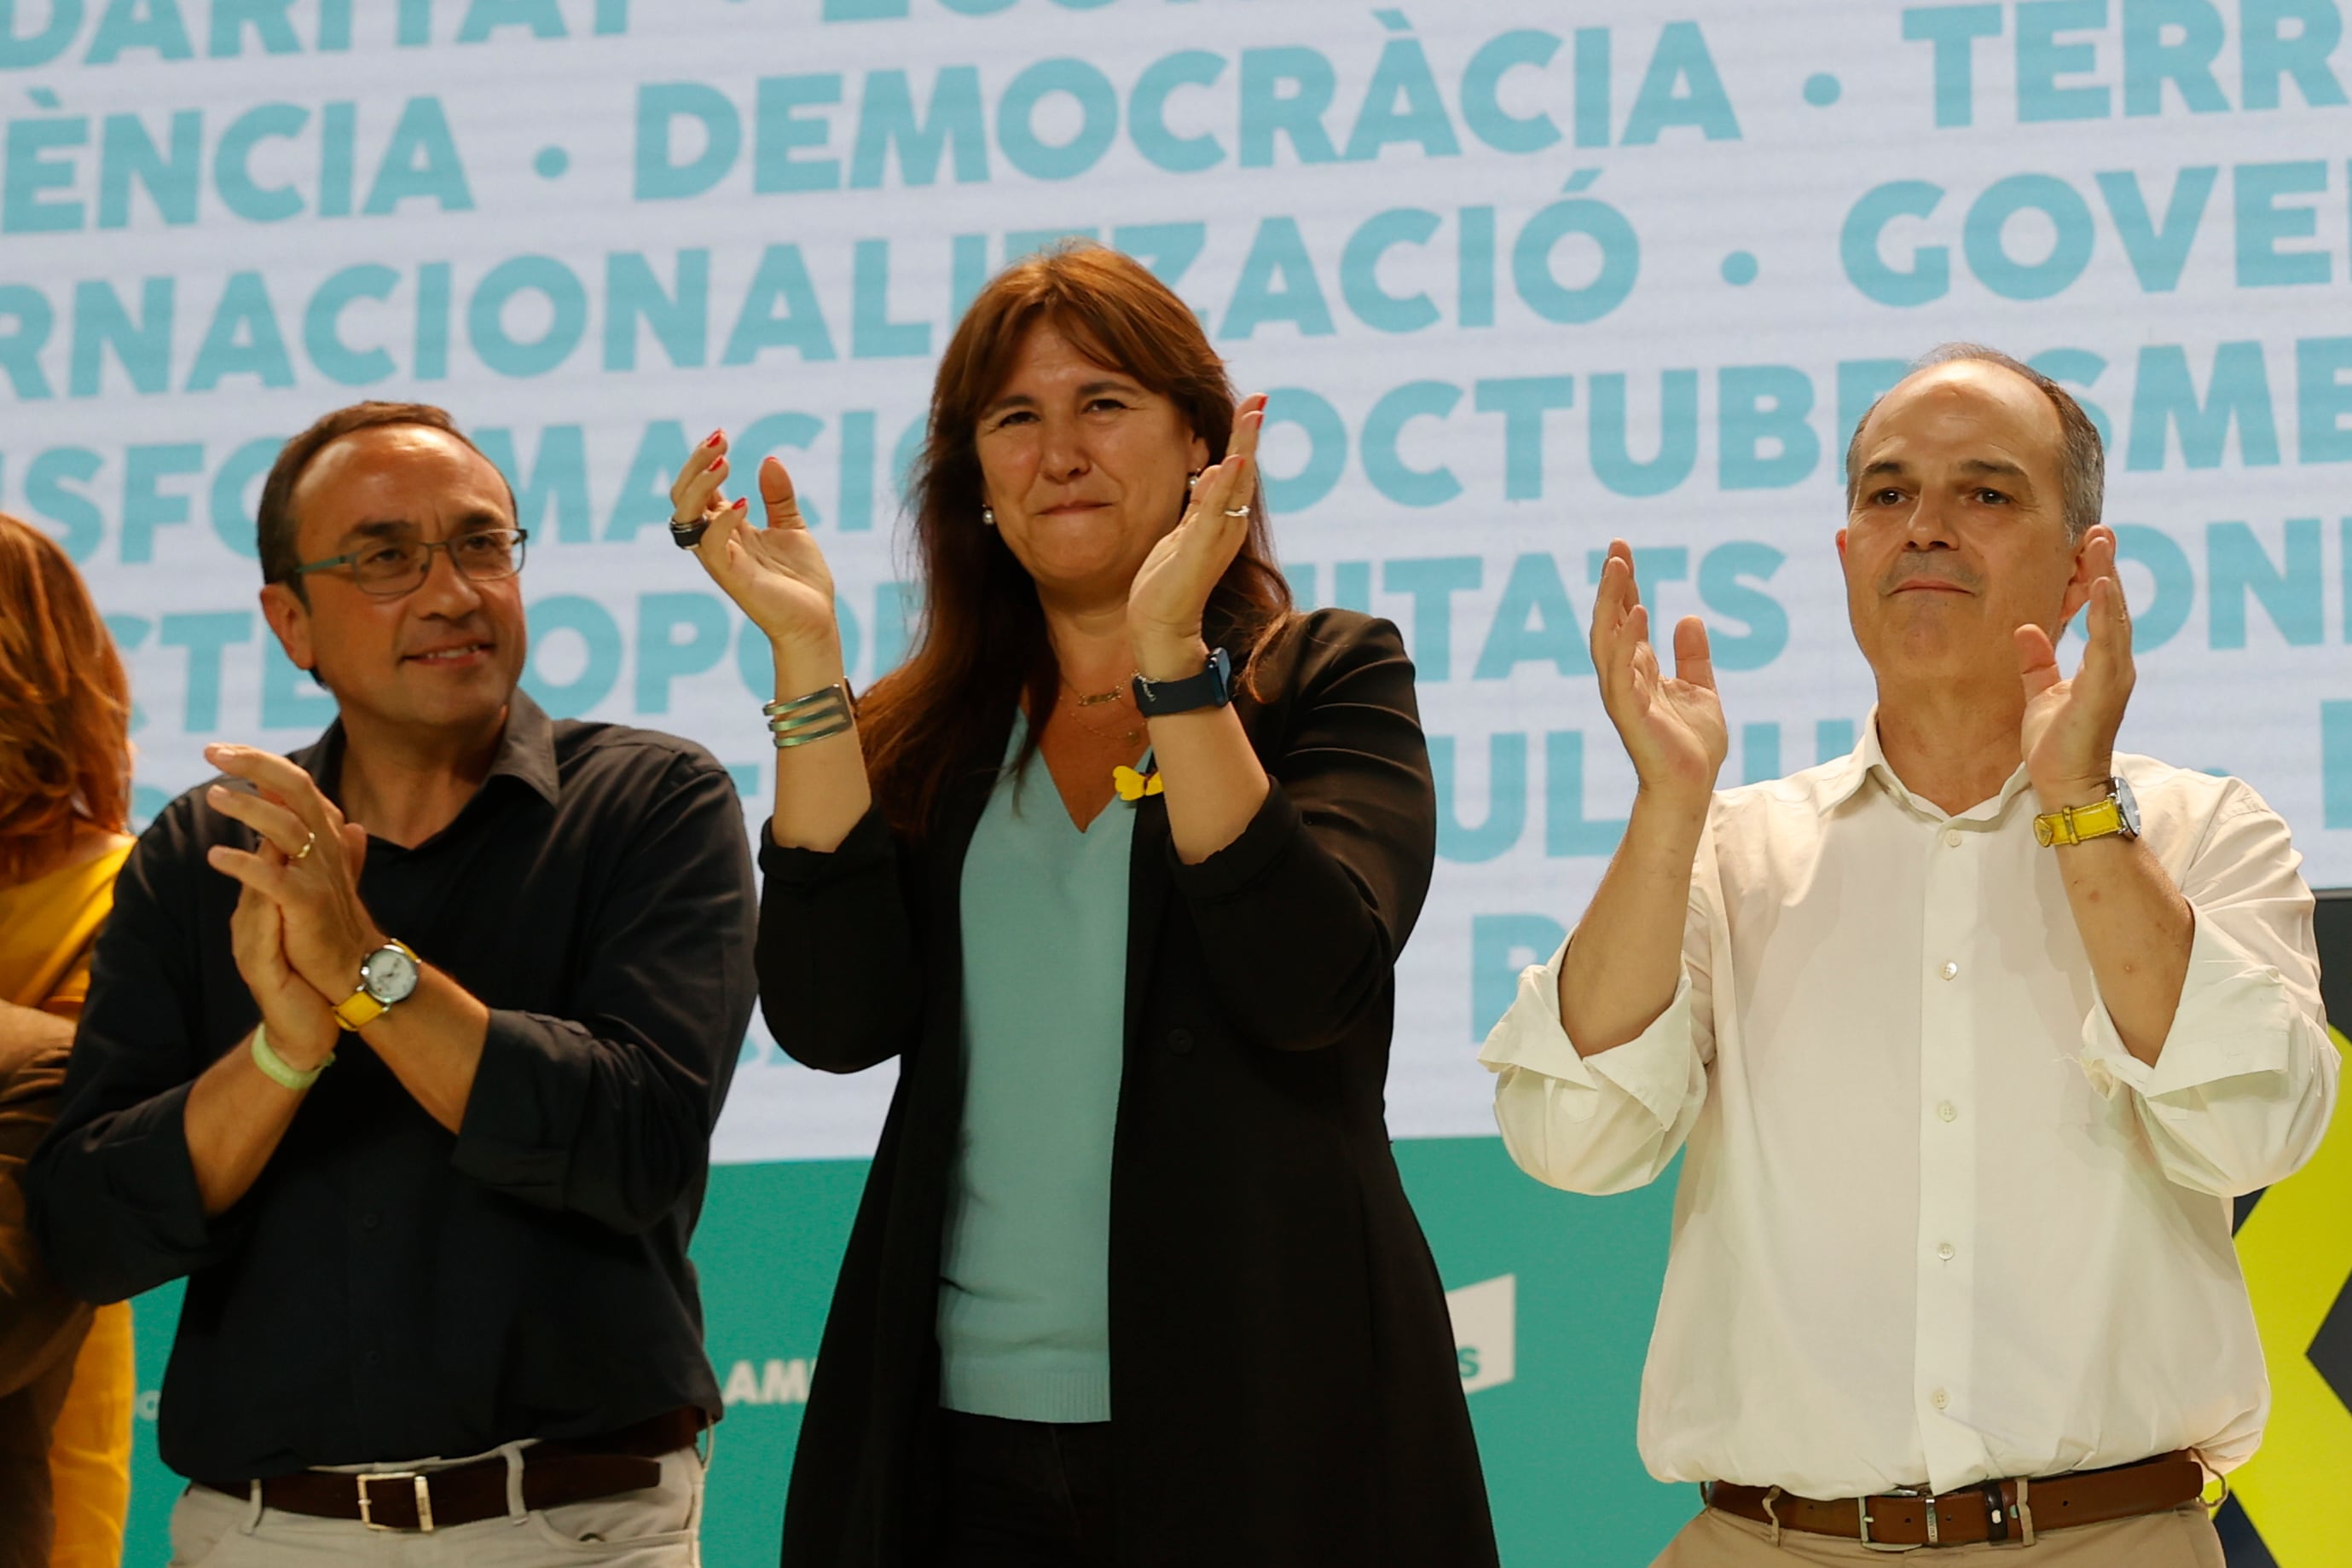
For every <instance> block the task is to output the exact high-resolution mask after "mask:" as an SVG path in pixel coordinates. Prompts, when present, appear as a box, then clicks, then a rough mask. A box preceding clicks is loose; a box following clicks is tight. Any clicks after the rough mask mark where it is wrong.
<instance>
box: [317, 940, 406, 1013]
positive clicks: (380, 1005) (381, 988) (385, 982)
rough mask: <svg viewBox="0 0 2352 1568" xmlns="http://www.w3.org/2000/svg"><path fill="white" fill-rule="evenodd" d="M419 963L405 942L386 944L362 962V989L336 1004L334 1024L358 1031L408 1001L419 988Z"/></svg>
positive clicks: (360, 985) (356, 990) (360, 984)
mask: <svg viewBox="0 0 2352 1568" xmlns="http://www.w3.org/2000/svg"><path fill="white" fill-rule="evenodd" d="M419 962H420V960H419V959H418V958H417V956H416V955H415V953H414V952H413V951H411V950H410V948H409V946H408V945H407V944H406V943H404V942H386V943H385V944H384V945H383V946H381V947H379V948H377V949H376V950H375V951H374V952H373V953H371V954H369V955H368V956H366V957H364V958H362V959H361V960H360V983H359V987H358V988H357V989H355V990H353V991H352V994H351V995H350V996H348V997H345V998H343V999H342V1000H341V1001H340V1002H337V1003H336V1004H335V1021H336V1022H337V1023H339V1024H341V1025H342V1026H343V1028H344V1029H345V1030H354V1031H355V1030H359V1029H360V1028H361V1027H362V1026H363V1025H366V1024H372V1023H373V1022H374V1021H375V1020H376V1019H380V1018H382V1017H383V1015H384V1014H385V1013H386V1012H388V1011H390V1010H391V1009H392V1008H394V1006H395V1005H397V1004H398V1003H401V1002H404V1001H406V1000H407V999H408V998H409V995H410V993H412V992H414V991H415V989H416V975H417V965H418V963H419Z"/></svg>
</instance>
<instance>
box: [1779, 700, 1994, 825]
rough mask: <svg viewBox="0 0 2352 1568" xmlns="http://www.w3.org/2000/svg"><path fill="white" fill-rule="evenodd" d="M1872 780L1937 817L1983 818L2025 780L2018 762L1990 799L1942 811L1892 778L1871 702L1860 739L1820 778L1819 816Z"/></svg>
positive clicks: (1914, 806) (1875, 708)
mask: <svg viewBox="0 0 2352 1568" xmlns="http://www.w3.org/2000/svg"><path fill="white" fill-rule="evenodd" d="M1873 779H1875V780H1876V781H1877V783H1878V786H1879V788H1881V789H1885V791H1886V792H1887V794H1888V795H1890V796H1892V797H1893V798H1894V799H1895V800H1896V801H1898V802H1900V803H1901V804H1903V805H1905V806H1907V807H1909V808H1910V809H1911V810H1916V811H1918V812H1921V813H1923V814H1925V815H1927V816H1931V817H1936V818H1938V819H1941V818H1943V817H1945V816H1948V815H1956V816H1958V817H1960V818H1972V819H1985V820H1990V819H1991V818H1995V817H1999V816H2000V815H2001V814H2002V813H2003V812H2004V811H2007V810H2009V803H2010V802H2011V800H2015V799H2016V798H2017V794H2018V791H2020V790H2021V789H2024V788H2025V786H2026V782H2027V780H2026V774H2025V765H2024V764H2023V763H2020V764H2018V767H2017V770H2016V771H2015V772H2013V773H2011V775H2010V776H2009V779H2008V781H2007V782H2005V783H2004V784H2002V785H2001V787H2000V793H1999V794H1997V795H1995V796H1994V797H1993V798H1992V799H1991V800H1985V801H1980V802H1979V803H1978V804H1977V805H1974V806H1971V807H1969V809H1968V810H1965V811H1961V812H1958V813H1948V812H1946V811H1945V810H1943V809H1942V808H1941V807H1939V806H1937V804H1936V803H1935V802H1934V801H1932V800H1922V799H1921V798H1920V797H1918V796H1916V795H1914V794H1913V793H1912V792H1911V791H1910V790H1909V789H1906V788H1905V786H1904V783H1903V780H1902V779H1898V778H1896V777H1895V769H1894V768H1893V767H1892V766H1891V765H1890V764H1889V763H1888V762H1887V760H1886V753H1885V751H1883V750H1881V749H1880V748H1879V745H1878V705H1877V704H1875V703H1873V704H1872V705H1871V708H1870V716H1869V717H1867V718H1865V719H1864V720H1863V721H1862V738H1861V739H1860V740H1858V741H1856V742H1855V743H1854V747H1853V750H1852V751H1851V752H1849V753H1847V754H1846V757H1845V759H1844V760H1843V761H1842V762H1840V763H1838V764H1837V765H1836V766H1835V767H1834V768H1832V769H1831V770H1830V771H1829V773H1828V774H1827V776H1826V777H1824V778H1823V779H1822V784H1821V788H1820V790H1819V792H1818V794H1817V796H1816V803H1817V805H1818V806H1819V808H1820V810H1821V813H1822V816H1824V817H1826V816H1828V815H1829V814H1830V813H1831V812H1832V811H1834V810H1837V809H1838V808H1839V807H1841V806H1843V805H1844V804H1845V803H1846V802H1847V801H1848V800H1852V799H1853V796H1854V792H1855V791H1856V790H1858V789H1861V788H1862V787H1863V785H1864V784H1865V783H1868V782H1870V781H1872V780H1873Z"/></svg>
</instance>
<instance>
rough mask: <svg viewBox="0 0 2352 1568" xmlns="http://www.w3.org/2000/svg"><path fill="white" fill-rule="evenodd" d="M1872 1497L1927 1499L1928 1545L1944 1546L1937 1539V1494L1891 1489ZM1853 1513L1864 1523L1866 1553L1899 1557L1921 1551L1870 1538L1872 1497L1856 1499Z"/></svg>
mask: <svg viewBox="0 0 2352 1568" xmlns="http://www.w3.org/2000/svg"><path fill="white" fill-rule="evenodd" d="M1870 1495H1871V1497H1904V1498H1924V1499H1926V1500H1927V1542H1926V1544H1927V1545H1929V1546H1939V1545H1941V1544H1943V1543H1942V1542H1939V1541H1937V1539H1936V1536H1937V1529H1936V1522H1937V1521H1936V1494H1935V1493H1934V1492H1932V1491H1929V1490H1927V1489H1925V1488H1922V1487H1889V1488H1888V1489H1887V1490H1885V1491H1883V1492H1873V1493H1871V1494H1870ZM1853 1511H1854V1517H1856V1518H1857V1519H1859V1520H1861V1521H1862V1548H1863V1550H1864V1551H1865V1552H1887V1553H1890V1554H1892V1555H1897V1556H1899V1555H1901V1554H1902V1553H1903V1552H1916V1551H1918V1550H1919V1548H1918V1547H1916V1546H1905V1545H1903V1544H1901V1543H1900V1542H1886V1541H1873V1540H1872V1539H1871V1538H1870V1497H1859V1498H1856V1499H1854V1500H1853Z"/></svg>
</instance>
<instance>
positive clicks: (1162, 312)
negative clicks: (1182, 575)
mask: <svg viewBox="0 0 2352 1568" xmlns="http://www.w3.org/2000/svg"><path fill="white" fill-rule="evenodd" d="M1044 322H1051V323H1052V324H1053V326H1054V328H1055V330H1057V331H1059V332H1060V333H1061V334H1062V335H1063V336H1064V337H1065V338H1067V339H1068V340H1070V342H1071V343H1072V345H1073V346H1075V347H1076V348H1077V349H1078V350H1079V351H1080V352H1082V353H1084V354H1086V355H1087V357H1088V358H1089V359H1092V360H1094V361H1096V362H1097V363H1099V364H1102V365H1105V366H1107V367H1109V368H1111V369H1113V370H1117V371H1120V372H1121V373H1123V374H1125V375H1129V376H1132V377H1134V378H1135V379H1136V380H1137V381H1138V382H1141V383H1142V384H1143V386H1144V387H1146V388H1147V389H1149V390H1150V391H1151V392H1157V393H1159V394H1160V395H1161V396H1163V397H1165V398H1167V399H1168V400H1169V401H1170V402H1173V403H1174V404H1175V405H1176V409H1177V412H1178V413H1180V414H1181V415H1182V416H1183V418H1184V419H1185V421H1186V422H1187V423H1190V424H1191V426H1192V433H1193V434H1196V435H1198V436H1199V437H1200V438H1201V440H1202V442H1203V443H1204V444H1206V445H1207V446H1208V449H1209V451H1210V452H1211V453H1212V454H1222V453H1223V451H1224V450H1225V444H1226V443H1227V442H1228V441H1229V440H1230V439H1231V438H1232V436H1233V431H1234V386H1233V382H1231V381H1230V380H1229V379H1228V378H1227V377H1226V375H1225V366H1224V361H1222V360H1220V359H1219V358H1218V357H1217V354H1216V350H1213V349H1212V348H1210V346H1209V340H1208V336H1207V334H1205V333H1203V332H1202V330H1201V323H1200V321H1199V319H1197V318H1196V317H1194V316H1193V314H1192V308H1191V307H1190V306H1188V305H1186V304H1185V303H1184V302H1183V301H1182V300H1181V299H1179V298H1176V296H1175V295H1174V294H1173V293H1171V291H1170V290H1169V288H1168V287H1167V285H1165V284H1163V283H1161V282H1160V280H1159V279H1158V278H1157V277H1153V276H1152V275H1151V273H1150V271H1149V270H1148V269H1147V268H1145V267H1143V266H1142V265H1141V264H1140V263H1139V262H1137V261H1134V260H1132V259H1131V258H1129V257H1128V256H1122V255H1120V254H1119V253H1118V252H1117V251H1115V250H1108V249H1105V248H1104V247H1102V246H1092V245H1072V246H1065V247H1061V248H1058V249H1055V250H1053V251H1049V252H1047V253H1045V255H1042V256H1032V257H1030V258H1029V259H1028V260H1026V261H1023V262H1020V263H1018V264H1016V265H1015V266H1013V267H1008V268H1006V269H1005V270H1004V271H1003V272H1002V273H1000V274H998V275H997V277H995V278H994V279H993V280H992V282H991V283H990V284H989V285H988V287H986V288H984V289H982V291H981V295H980V298H977V299H975V300H974V301H972V306H971V310H970V311H969V312H967V313H966V314H965V316H964V319H963V321H962V324H961V325H960V326H959V327H957V329H956V333H955V337H954V339H953V340H950V342H949V344H948V350H947V354H946V356H945V357H944V358H943V359H941V360H940V371H939V377H938V380H937V381H936V382H934V383H933V385H932V389H931V417H930V430H929V438H928V439H927V440H926V442H925V443H924V445H923V449H922V454H921V455H920V457H919V459H918V461H917V463H916V465H915V471H914V477H913V482H912V484H911V485H910V486H909V487H908V499H909V501H910V502H911V503H912V505H911V507H910V510H911V512H912V514H913V529H914V543H915V554H916V558H917V560H918V562H919V567H920V570H921V578H922V591H923V604H922V612H921V620H920V622H919V624H918V626H917V628H916V631H915V636H914V642H913V646H912V649H911V651H910V652H909V653H908V655H907V660H906V663H904V664H900V665H899V666H898V668H897V669H896V670H893V671H892V672H891V673H890V674H887V675H885V676H884V677H882V679H880V680H878V681H877V682H876V683H875V684H874V687H873V689H872V690H871V691H869V692H867V693H866V695H865V698H864V700H863V701H861V702H860V703H859V704H858V711H857V722H858V728H859V729H860V731H861V732H862V735H863V738H864V740H865V743H866V771H867V773H868V775H869V776H870V777H871V779H872V780H873V786H874V797H875V800H877V802H878V803H879V804H880V806H881V808H882V812H883V815H884V816H885V817H886V818H887V820H888V821H889V822H890V825H891V826H892V827H893V828H896V829H897V830H898V831H900V832H901V833H904V834H906V835H908V836H909V837H916V838H919V837H921V836H922V835H923V834H924V832H925V831H927V830H928V829H929V826H930V821H931V817H932V814H933V812H934V810H936V809H937V807H938V804H939V799H940V791H941V789H943V788H944V787H945V786H946V784H947V783H948V781H949V780H950V779H951V778H953V777H955V776H957V775H958V774H961V773H964V772H967V771H970V770H971V769H974V768H994V767H995V766H996V763H997V760H998V759H997V758H995V757H993V756H989V755H987V754H986V752H987V747H988V745H989V741H990V739H991V738H992V737H994V736H998V735H1002V734H1003V728H1002V726H1003V723H1004V716H1005V714H1006V712H1007V711H1008V710H1009V709H1010V708H1011V707H1012V706H1013V704H1014V703H1015V702H1017V701H1021V700H1023V699H1024V697H1025V699H1026V703H1027V706H1028V709H1029V711H1030V712H1032V713H1044V712H1045V711H1047V710H1049V709H1050V708H1051V707H1052V706H1053V704H1054V701H1055V695H1056V693H1057V688H1058V685H1059V683H1060V674H1059V672H1058V670H1057V668H1056V666H1055V660H1054V650H1053V645H1052V643H1051V642H1050V641H1049V640H1048V639H1047V637H1046V634H1045V611H1044V609H1043V608H1042V607H1041V606H1040V605H1039V603H1038V601H1037V589H1036V585H1035V584H1034V582H1032V581H1031V580H1030V578H1029V574H1028V572H1027V571H1025V570H1023V568H1022V565H1021V563H1020V561H1019V560H1017V559H1014V557H1013V552H1012V550H1011V549H1008V548H1006V546H1005V543H1004V540H1003V537H1002V536H1000V535H999V534H998V532H997V531H996V530H995V529H994V528H987V527H985V526H983V525H982V522H981V518H980V508H981V505H982V494H981V470H980V452H979V448H978V445H977V444H976V433H977V431H978V428H979V423H980V413H981V410H982V408H983V407H985V406H986V405H987V403H988V402H989V401H990V400H991V399H992V398H994V397H995V396H996V395H997V393H998V392H999V391H1000V390H1001V389H1002V388H1003V385H1004V382H1005V381H1006V379H1007V378H1008V377H1010V375H1011V374H1012V371H1013V361H1014V360H1015V359H1016V357H1017V356H1018V355H1019V353H1020V350H1021V345H1022V341H1023V340H1024V338H1026V337H1027V336H1028V334H1029V332H1030V331H1031V330H1032V329H1034V328H1035V327H1036V326H1038V325H1039V324H1040V323H1044ZM1170 499H1171V505H1172V504H1175V503H1176V500H1177V498H1176V497H1171V498H1170ZM1250 508H1251V509H1250V528H1249V536H1248V538H1245V539H1244V540H1243V542H1242V547H1241V550H1240V553H1239V554H1237V555H1236V556H1235V557H1234V562H1233V564H1232V565H1231V566H1229V567H1227V568H1226V569H1225V573H1224V576H1223V578H1221V579H1219V580H1218V582H1217V585H1216V587H1215V588H1214V589H1213V590H1212V591H1211V592H1210V595H1209V603H1208V608H1207V611H1206V612H1205V614H1204V615H1203V617H1202V623H1203V630H1204V631H1205V632H1206V634H1207V636H1208V640H1209V641H1210V643H1212V644H1218V643H1222V644H1223V646H1224V647H1225V648H1226V649H1227V650H1228V651H1229V652H1231V653H1233V654H1234V659H1235V661H1236V663H1240V664H1245V665H1246V666H1247V667H1250V668H1252V669H1254V667H1255V664H1256V662H1257V660H1258V659H1259V658H1261V657H1262V656H1263V654H1264V653H1265V650H1266V649H1267V647H1268V646H1270V645H1271V643H1273V642H1274V640H1275V639H1276V638H1277V637H1279V636H1280V635H1281V633H1282V632H1283V630H1284V628H1285V627H1286V626H1287V625H1288V623H1289V622H1290V619H1291V613H1290V611H1291V600H1290V586H1289V584H1288V583H1287V582H1286V580H1284V578H1283V575H1282V570H1281V568H1280V566H1279V565H1277V564H1276V559H1275V555H1274V541H1273V538H1272V536H1271V535H1270V534H1269V532H1268V531H1267V528H1266V520H1265V495H1264V493H1263V490H1262V489H1261V488H1259V487H1258V486H1256V485H1255V481H1254V482H1253V485H1252V491H1251V497H1250ZM1244 678H1246V677H1244ZM1253 689H1254V688H1253ZM1036 741H1037V737H1036V734H1035V732H1034V729H1033V731H1032V732H1031V734H1030V737H1029V740H1028V743H1027V746H1026V747H1024V750H1023V753H1022V758H1021V760H1022V761H1023V762H1024V763H1025V762H1026V761H1027V760H1028V758H1029V754H1030V752H1031V751H1034V748H1035V747H1036Z"/></svg>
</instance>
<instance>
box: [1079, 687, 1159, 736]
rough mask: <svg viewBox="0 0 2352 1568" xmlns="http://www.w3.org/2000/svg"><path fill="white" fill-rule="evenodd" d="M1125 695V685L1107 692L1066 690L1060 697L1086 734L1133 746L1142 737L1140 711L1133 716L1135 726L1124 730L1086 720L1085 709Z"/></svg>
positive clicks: (1116, 699)
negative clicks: (1093, 723)
mask: <svg viewBox="0 0 2352 1568" xmlns="http://www.w3.org/2000/svg"><path fill="white" fill-rule="evenodd" d="M1125 695H1127V688H1126V687H1125V686H1113V687H1112V688H1111V689H1110V690H1109V691H1107V692H1092V693H1084V694H1082V693H1078V692H1066V695H1064V696H1063V698H1062V706H1065V707H1066V708H1068V709H1069V710H1070V716H1071V717H1073V718H1075V719H1076V720H1077V721H1078V727H1079V728H1081V729H1083V730H1085V731H1086V732H1087V734H1089V735H1091V736H1094V737H1096V738H1097V739H1100V740H1115V741H1118V743H1119V744H1120V745H1121V746H1133V745H1134V744H1135V743H1136V742H1137V741H1139V740H1141V739H1142V738H1143V723H1142V720H1143V716H1142V715H1141V714H1140V713H1139V714H1137V715H1136V716H1135V717H1136V723H1135V726H1134V727H1132V728H1129V729H1126V730H1109V729H1102V728H1099V727H1097V726H1095V725H1091V724H1088V723H1087V714H1086V710H1087V709H1088V708H1090V707H1100V706H1102V705H1103V704H1105V703H1115V702H1118V700H1119V699H1120V698H1121V697H1123V696H1125Z"/></svg>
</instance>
